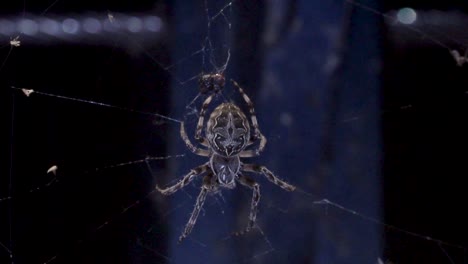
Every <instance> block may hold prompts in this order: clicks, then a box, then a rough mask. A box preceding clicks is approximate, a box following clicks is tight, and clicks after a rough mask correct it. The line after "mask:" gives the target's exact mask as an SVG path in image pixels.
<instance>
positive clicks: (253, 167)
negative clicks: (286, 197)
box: [242, 164, 296, 192]
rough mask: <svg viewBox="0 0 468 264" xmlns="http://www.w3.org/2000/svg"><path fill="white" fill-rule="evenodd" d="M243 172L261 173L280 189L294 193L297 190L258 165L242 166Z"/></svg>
mask: <svg viewBox="0 0 468 264" xmlns="http://www.w3.org/2000/svg"><path fill="white" fill-rule="evenodd" d="M242 170H244V171H249V172H255V173H261V174H263V175H264V176H265V177H266V178H267V179H268V180H269V181H271V182H272V183H274V184H276V185H278V186H279V187H281V188H283V189H285V190H286V191H290V192H292V191H294V190H295V189H296V187H295V186H293V185H291V184H289V183H287V182H285V181H283V180H281V179H280V178H278V177H276V176H275V175H274V174H273V172H271V171H270V170H269V169H268V168H267V167H265V166H261V165H257V164H242Z"/></svg>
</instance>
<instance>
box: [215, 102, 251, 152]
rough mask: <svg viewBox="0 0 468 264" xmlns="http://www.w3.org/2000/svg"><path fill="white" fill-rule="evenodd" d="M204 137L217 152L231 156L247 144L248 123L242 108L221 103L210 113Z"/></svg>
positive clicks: (248, 135) (248, 134)
mask: <svg viewBox="0 0 468 264" xmlns="http://www.w3.org/2000/svg"><path fill="white" fill-rule="evenodd" d="M206 137H207V139H208V141H209V142H210V145H211V146H212V148H213V151H214V152H216V153H217V154H219V155H221V156H225V157H231V156H235V155H237V154H239V152H241V151H242V150H244V149H245V147H246V146H247V142H248V140H249V137H250V125H249V121H248V119H247V117H246V116H245V114H244V113H243V112H242V110H241V109H240V108H239V107H238V106H236V105H235V104H233V103H223V104H221V105H219V106H218V107H216V108H215V109H214V110H213V113H211V115H210V118H209V119H208V122H207V124H206Z"/></svg>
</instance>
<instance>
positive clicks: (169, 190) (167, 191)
mask: <svg viewBox="0 0 468 264" xmlns="http://www.w3.org/2000/svg"><path fill="white" fill-rule="evenodd" d="M209 168H210V166H209V163H208V162H207V163H205V164H203V165H201V166H198V167H196V168H194V169H191V170H190V172H189V173H187V174H186V175H185V176H184V177H183V178H182V180H180V181H179V182H177V183H176V184H174V185H172V186H170V187H167V188H165V189H161V188H159V186H158V185H156V190H158V191H159V192H160V193H161V194H163V195H171V194H173V193H175V192H177V191H178V190H180V189H182V188H184V187H185V186H186V185H187V184H189V183H190V182H191V181H192V180H193V179H194V178H195V176H198V175H200V174H202V173H204V172H206V171H207V170H208V169H209Z"/></svg>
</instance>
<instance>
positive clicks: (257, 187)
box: [238, 175, 260, 232]
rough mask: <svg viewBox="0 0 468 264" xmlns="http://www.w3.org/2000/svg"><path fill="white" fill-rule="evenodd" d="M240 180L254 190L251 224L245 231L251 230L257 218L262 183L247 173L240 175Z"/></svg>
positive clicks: (251, 204)
mask: <svg viewBox="0 0 468 264" xmlns="http://www.w3.org/2000/svg"><path fill="white" fill-rule="evenodd" d="M238 180H239V182H240V183H241V184H242V185H244V186H246V187H249V188H250V189H252V190H253V194H252V202H251V203H250V214H249V224H248V225H247V228H246V230H245V232H249V231H250V229H252V228H253V227H254V225H255V220H256V219H257V206H258V202H259V201H260V185H259V184H258V183H256V182H255V181H254V180H252V179H251V178H250V177H247V176H245V175H239V178H238Z"/></svg>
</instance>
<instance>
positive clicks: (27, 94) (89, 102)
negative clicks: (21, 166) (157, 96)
mask: <svg viewBox="0 0 468 264" xmlns="http://www.w3.org/2000/svg"><path fill="white" fill-rule="evenodd" d="M11 89H15V90H21V91H22V92H23V93H24V94H25V95H26V96H28V97H29V96H30V95H32V94H38V95H43V96H48V97H54V98H59V99H63V100H69V101H74V102H80V103H86V104H91V105H97V106H102V107H108V108H112V109H117V110H122V111H126V112H131V113H137V114H142V115H148V116H156V117H159V118H161V119H165V120H168V121H172V122H176V123H181V122H182V121H180V120H178V119H175V118H172V117H168V116H165V115H161V114H157V113H151V112H145V111H140V110H135V109H132V108H126V107H122V106H116V105H111V104H106V103H101V102H96V101H92V100H85V99H80V98H74V97H68V96H63V95H58V94H51V93H45V92H40V91H35V90H32V89H25V88H17V87H15V86H11Z"/></svg>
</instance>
